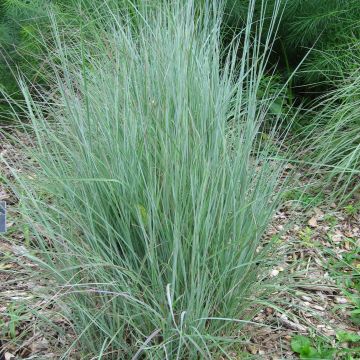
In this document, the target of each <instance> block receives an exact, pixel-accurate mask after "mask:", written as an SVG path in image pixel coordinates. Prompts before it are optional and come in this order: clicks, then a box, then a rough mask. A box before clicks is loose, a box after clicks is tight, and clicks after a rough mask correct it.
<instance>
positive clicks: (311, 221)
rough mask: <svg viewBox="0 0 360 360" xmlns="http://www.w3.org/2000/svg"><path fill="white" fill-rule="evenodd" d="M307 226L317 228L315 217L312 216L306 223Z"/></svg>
mask: <svg viewBox="0 0 360 360" xmlns="http://www.w3.org/2000/svg"><path fill="white" fill-rule="evenodd" d="M308 224H309V225H310V226H311V227H313V228H314V227H317V226H318V223H317V219H316V217H315V216H313V217H312V218H311V219H310V220H309V221H308Z"/></svg>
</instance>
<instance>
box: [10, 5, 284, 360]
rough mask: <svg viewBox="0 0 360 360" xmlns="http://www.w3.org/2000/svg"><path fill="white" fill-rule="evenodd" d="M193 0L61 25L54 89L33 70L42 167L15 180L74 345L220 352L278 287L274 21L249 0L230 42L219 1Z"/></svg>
mask: <svg viewBox="0 0 360 360" xmlns="http://www.w3.org/2000/svg"><path fill="white" fill-rule="evenodd" d="M194 3H195V1H192V0H188V1H186V2H183V1H172V2H171V3H168V2H166V3H164V4H162V5H161V6H158V7H156V8H155V11H154V8H149V9H146V8H145V9H142V10H141V11H140V10H138V9H137V8H133V9H132V10H131V14H129V13H127V12H120V13H118V12H116V11H110V10H109V13H108V17H106V18H101V21H100V20H99V21H89V22H85V21H84V24H83V26H80V28H79V29H78V31H77V32H74V33H72V34H71V37H70V39H71V40H69V38H67V39H66V37H63V36H62V33H61V29H59V28H57V27H56V25H54V36H55V39H56V41H55V43H56V44H57V46H56V48H54V49H49V52H50V53H51V57H52V59H56V61H54V63H53V81H52V86H51V88H52V89H51V91H52V92H51V94H52V96H49V94H46V96H44V99H47V100H44V101H43V102H39V101H34V100H33V99H32V98H31V96H30V94H29V92H28V90H27V87H26V86H25V85H24V83H22V91H23V93H24V96H25V99H26V107H27V113H28V116H29V120H30V123H29V124H28V125H24V127H25V128H26V130H27V131H28V132H29V134H31V136H33V138H34V148H33V150H32V151H31V153H30V154H29V157H30V158H31V159H32V161H33V162H34V163H35V164H36V170H35V172H34V170H33V169H34V168H32V170H31V172H30V169H29V171H24V172H23V173H24V175H21V174H20V175H19V174H16V173H14V175H15V177H16V179H17V182H18V186H17V188H16V192H17V195H18V197H19V199H20V204H21V209H22V214H23V216H24V218H25V219H26V221H28V222H29V224H30V226H31V229H32V233H33V235H34V239H33V243H34V248H35V253H36V257H35V259H36V260H37V261H38V262H39V264H40V265H41V266H42V267H43V268H44V270H46V271H48V273H49V274H50V276H51V278H52V279H53V280H52V281H53V282H54V284H57V286H58V289H59V292H60V293H61V296H60V297H59V298H58V304H59V306H60V307H61V309H62V311H63V315H64V316H66V317H67V318H68V319H69V320H70V321H71V323H72V324H73V328H74V330H75V332H76V334H77V340H76V341H75V342H74V344H73V346H72V347H70V348H68V349H67V350H66V351H65V353H64V355H63V357H64V358H65V357H67V356H69V354H70V353H71V350H72V348H74V347H76V348H77V349H80V351H81V352H82V358H83V359H90V358H91V359H94V358H99V359H100V358H109V359H140V358H143V356H145V357H146V358H149V359H198V358H212V357H216V354H220V353H223V354H224V353H226V351H227V348H228V346H230V345H231V344H233V343H234V342H235V341H237V340H239V339H241V337H240V335H239V330H240V329H241V328H242V326H243V325H244V324H246V323H247V321H248V320H250V319H251V317H252V316H253V314H254V311H257V307H258V305H259V304H260V303H261V302H262V301H263V299H264V297H265V296H266V294H267V293H268V291H271V289H272V288H271V286H270V283H269V281H268V275H267V274H268V271H267V269H268V267H269V262H270V260H269V251H271V248H270V244H269V245H268V246H265V244H262V242H261V240H262V237H263V235H264V232H265V231H266V229H267V226H268V224H269V222H270V220H271V217H272V215H273V213H274V210H275V209H276V207H277V205H278V202H279V195H280V193H281V186H280V184H279V179H280V177H281V176H282V166H281V165H280V164H278V163H277V162H276V161H274V160H272V161H268V160H267V154H268V150H267V149H268V148H270V147H271V158H272V159H274V157H276V156H274V149H273V147H274V146H273V145H274V142H273V141H271V138H272V135H274V134H270V135H267V136H266V139H267V140H266V141H265V140H262V139H263V137H261V136H259V134H260V132H261V129H262V126H263V123H264V121H265V120H266V118H267V115H268V114H269V112H270V108H271V105H272V103H273V101H276V99H274V97H271V99H266V98H262V99H259V95H258V94H259V91H258V90H259V85H260V82H261V79H262V77H263V75H264V73H265V66H266V62H267V57H268V52H269V51H270V48H271V41H272V40H271V39H272V35H271V29H270V32H269V34H268V36H267V38H266V42H265V43H264V42H262V43H261V41H260V38H261V39H263V36H262V34H261V28H262V20H260V21H258V22H256V24H253V23H252V18H251V14H252V8H253V5H254V4H253V3H252V4H251V5H250V9H249V15H248V20H247V23H246V25H245V27H244V28H243V29H242V31H241V32H240V33H239V34H238V37H237V39H235V40H234V41H233V42H232V44H231V45H229V46H228V47H227V48H226V49H224V48H222V41H221V40H222V39H221V35H220V28H221V14H222V8H221V7H220V6H218V5H214V4H212V2H209V3H207V2H204V4H202V5H201V6H198V5H195V4H194ZM103 9H104V8H103ZM275 19H276V16H275V15H274V20H273V22H272V26H271V28H274V27H275V25H276V21H275ZM49 99H50V100H49ZM279 121H280V120H279ZM269 151H270V150H269ZM93 356H95V357H93Z"/></svg>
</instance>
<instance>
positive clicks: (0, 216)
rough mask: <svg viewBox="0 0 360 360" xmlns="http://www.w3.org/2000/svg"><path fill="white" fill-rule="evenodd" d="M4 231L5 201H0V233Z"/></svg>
mask: <svg viewBox="0 0 360 360" xmlns="http://www.w3.org/2000/svg"><path fill="white" fill-rule="evenodd" d="M4 232H6V202H5V201H0V233H4Z"/></svg>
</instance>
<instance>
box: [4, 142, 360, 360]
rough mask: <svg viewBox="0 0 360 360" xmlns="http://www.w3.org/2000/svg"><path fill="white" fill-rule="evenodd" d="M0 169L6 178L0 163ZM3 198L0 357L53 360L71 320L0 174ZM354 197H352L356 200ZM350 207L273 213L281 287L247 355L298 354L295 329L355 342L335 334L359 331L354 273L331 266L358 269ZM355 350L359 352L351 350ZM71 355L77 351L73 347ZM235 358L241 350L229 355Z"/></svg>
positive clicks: (11, 155) (287, 207) (9, 152)
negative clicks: (347, 262) (35, 257)
mask: <svg viewBox="0 0 360 360" xmlns="http://www.w3.org/2000/svg"><path fill="white" fill-rule="evenodd" d="M0 136H1V135H0ZM1 140H2V139H0V157H4V158H6V159H7V160H8V161H10V162H11V164H12V166H13V167H14V168H16V167H17V166H18V164H19V163H20V164H21V163H22V162H24V161H26V159H22V157H21V154H20V152H19V151H18V150H17V149H16V148H14V147H13V146H11V145H9V144H5V142H4V141H1ZM18 170H19V171H21V169H18ZM0 175H2V176H4V177H9V176H10V174H9V172H8V170H7V169H6V167H4V166H3V165H1V164H0ZM1 200H5V201H7V203H8V206H9V214H8V232H7V234H6V235H5V236H0V340H1V344H0V349H1V346H2V350H3V352H2V355H0V360H4V359H5V360H10V359H13V360H14V359H58V358H60V356H61V354H62V353H63V349H64V348H65V349H66V348H67V347H68V345H69V344H70V343H72V340H73V339H74V335H73V332H72V329H71V324H69V323H68V322H67V321H66V319H63V318H62V317H61V316H60V315H59V314H58V309H57V308H56V306H55V305H54V302H53V299H54V297H55V296H56V292H54V293H52V294H49V290H48V287H47V285H48V282H47V281H46V279H43V278H41V277H38V276H36V274H38V273H39V271H37V268H36V265H35V264H32V263H31V262H30V261H29V260H28V259H27V257H26V256H24V255H25V254H26V253H27V251H28V250H27V248H28V247H27V243H28V235H27V228H26V224H23V223H22V222H21V219H20V217H19V216H18V215H17V213H16V210H15V209H16V206H15V205H16V199H15V197H14V196H13V195H12V194H11V192H10V191H9V190H8V189H6V187H5V185H4V184H3V183H2V182H1V177H0V201H1ZM358 202H359V199H354V200H353V203H354V204H355V205H354V206H356V204H357V203H358ZM351 206H352V205H351V204H350V207H348V208H347V211H346V209H341V210H339V209H337V207H336V204H334V205H333V206H332V207H330V208H326V207H323V206H321V205H317V206H302V205H301V202H298V201H287V202H286V203H285V204H284V205H283V207H282V209H281V210H280V211H279V212H278V213H277V214H276V215H275V217H274V221H273V224H272V226H271V228H270V229H269V231H268V235H267V238H268V239H270V238H272V239H274V238H275V239H276V241H277V242H278V243H279V249H282V251H283V254H284V256H283V261H282V263H281V264H279V265H278V266H277V267H275V268H274V269H272V270H271V272H270V273H269V276H270V277H282V278H283V279H284V280H283V281H284V289H279V291H278V292H277V293H276V294H274V297H273V298H274V304H273V305H272V306H269V307H267V308H265V309H264V310H263V311H261V312H260V313H259V314H258V315H257V316H256V317H255V318H254V319H253V321H254V322H256V323H258V324H259V326H254V325H251V326H250V325H249V326H248V327H247V329H246V330H247V333H248V334H249V335H248V343H247V344H246V346H245V348H246V351H247V352H248V354H249V356H253V358H258V359H264V360H266V359H272V360H276V359H297V358H298V356H297V355H296V354H295V353H294V352H293V351H292V349H291V340H292V339H293V338H294V336H296V335H299V334H300V335H304V336H307V337H309V338H311V339H314V341H315V339H319V338H320V339H323V340H322V341H323V342H324V344H325V345H324V344H322V345H321V346H327V347H333V348H336V349H340V350H341V349H342V348H351V347H352V346H353V345H352V344H350V343H346V342H343V343H341V344H339V342H338V341H337V340H336V334H337V333H338V332H339V331H340V330H343V331H346V332H350V333H355V334H356V333H357V334H358V335H360V331H359V325H356V324H355V323H354V322H353V321H352V320H351V316H350V312H351V311H352V310H353V309H354V305H353V297H352V296H351V295H354V296H355V297H356V296H357V295H358V293H356V291H355V290H353V289H351V287H349V286H348V285H346V286H345V280H346V279H347V278H348V277H350V276H351V274H350V273H346V272H347V271H348V269H347V268H346V266H342V267H340V270H336V269H337V267H336V264H342V263H343V262H344V259H347V255H351V256H353V257H354V256H355V260H354V263H353V266H354V267H359V271H360V265H359V264H360V212H359V211H357V212H356V211H355V213H354V211H353V210H352V207H351ZM350 210H352V211H350ZM356 256H359V258H358V260H357V259H356ZM289 273H291V274H292V275H293V276H292V277H291V278H292V279H294V280H293V281H292V282H291V283H288V282H287V280H286V279H289V276H288V274H289ZM342 290H344V291H342ZM349 293H350V295H349ZM44 294H47V296H44ZM45 314H46V316H47V317H50V318H51V319H52V320H51V321H52V323H53V325H56V327H54V326H44V322H43V321H41V317H42V315H45ZM316 341H317V343H318V344H319V341H318V340H316ZM340 353H341V351H340V352H339V354H340ZM337 356H338V357H337V358H341V355H337ZM339 356H340V357H339ZM352 356H353V359H356V358H357V357H356V354H355V353H354V354H353V355H352ZM71 358H72V359H76V358H78V356H77V355H76V354H75V353H74V354H73V355H72V357H71ZM240 358H244V357H243V356H242V357H240ZM358 358H360V354H359V357H358ZM234 359H239V356H238V355H235V354H234ZM344 359H345V357H344ZM347 359H351V358H347Z"/></svg>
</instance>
